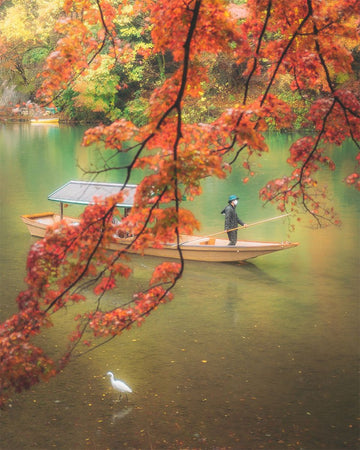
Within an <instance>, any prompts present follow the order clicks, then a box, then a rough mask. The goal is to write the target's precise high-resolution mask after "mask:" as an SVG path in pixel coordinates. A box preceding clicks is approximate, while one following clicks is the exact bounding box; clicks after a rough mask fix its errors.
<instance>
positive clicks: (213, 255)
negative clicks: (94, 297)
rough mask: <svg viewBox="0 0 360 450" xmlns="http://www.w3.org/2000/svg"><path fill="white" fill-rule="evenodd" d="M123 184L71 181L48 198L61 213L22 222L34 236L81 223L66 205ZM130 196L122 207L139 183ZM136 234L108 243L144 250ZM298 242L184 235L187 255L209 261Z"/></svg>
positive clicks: (165, 253)
mask: <svg viewBox="0 0 360 450" xmlns="http://www.w3.org/2000/svg"><path fill="white" fill-rule="evenodd" d="M121 188H122V185H120V184H116V183H90V182H79V181H70V182H69V183H66V184H65V185H64V186H62V187H61V188H59V189H57V190H56V191H55V192H54V193H52V194H50V195H49V197H48V199H49V200H53V201H58V202H60V204H61V213H60V214H55V213H54V212H45V213H38V214H27V215H22V216H21V218H22V221H23V222H24V223H25V225H26V226H27V227H28V230H29V232H30V234H31V235H32V236H34V237H38V238H42V237H44V236H45V233H46V230H47V228H48V227H49V226H52V225H54V224H56V223H57V222H59V221H61V220H63V221H65V222H67V223H73V224H74V225H75V224H76V223H77V221H78V219H76V218H73V217H67V216H64V215H63V204H64V203H73V204H82V205H87V204H89V203H91V202H92V201H93V198H94V197H97V198H99V197H102V198H104V197H106V196H108V195H111V194H115V193H117V192H119V190H120V189H121ZM126 189H127V195H126V196H125V198H124V200H123V202H122V203H121V204H118V205H117V206H118V207H122V208H124V209H129V208H131V206H132V204H133V200H134V194H135V190H136V185H129V186H127V188H126ZM131 242H132V237H126V238H121V237H119V236H117V235H116V234H115V233H114V236H113V242H111V243H109V244H108V245H107V248H108V249H109V250H112V251H119V250H125V249H126V251H127V252H129V253H140V252H139V251H137V250H135V249H133V248H132V247H131ZM297 245H298V243H291V242H261V241H246V240H239V241H238V242H237V244H236V245H235V246H229V245H228V240H226V239H219V238H217V237H214V236H190V235H182V236H181V241H180V247H181V251H182V255H183V258H184V259H185V260H192V261H209V262H240V261H245V260H248V259H251V258H256V257H257V256H261V255H267V254H269V253H273V252H277V251H280V250H285V249H289V248H292V247H296V246H297ZM141 254H143V255H150V256H159V257H162V258H171V259H179V258H180V254H179V249H178V246H177V245H176V244H174V243H163V244H162V245H161V247H160V248H159V247H158V246H157V247H148V248H145V249H143V250H141Z"/></svg>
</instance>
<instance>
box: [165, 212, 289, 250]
mask: <svg viewBox="0 0 360 450" xmlns="http://www.w3.org/2000/svg"><path fill="white" fill-rule="evenodd" d="M290 214H291V213H288V214H282V215H281V216H276V217H270V219H263V220H259V221H258V222H253V223H249V224H248V225H240V226H239V227H236V228H231V229H230V230H223V231H218V232H217V233H213V234H208V235H207V236H203V237H200V238H197V239H193V240H191V241H186V242H182V243H181V244H180V245H184V244H190V243H191V242H196V241H201V240H203V239H207V238H209V237H213V236H217V235H219V234H223V233H227V232H228V231H235V230H240V229H245V228H249V227H254V226H255V225H260V224H261V223H265V222H270V221H271V220H277V219H281V218H282V217H287V216H290ZM173 245H174V246H175V245H177V244H173Z"/></svg>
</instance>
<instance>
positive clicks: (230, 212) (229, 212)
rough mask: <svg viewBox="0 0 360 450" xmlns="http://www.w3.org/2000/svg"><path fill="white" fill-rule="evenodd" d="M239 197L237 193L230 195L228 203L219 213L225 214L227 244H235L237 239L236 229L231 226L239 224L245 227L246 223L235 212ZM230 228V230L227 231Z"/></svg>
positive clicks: (234, 226) (235, 226)
mask: <svg viewBox="0 0 360 450" xmlns="http://www.w3.org/2000/svg"><path fill="white" fill-rule="evenodd" d="M238 200H239V197H238V196H237V195H230V197H229V201H228V203H229V204H228V205H227V206H226V208H225V209H223V211H222V212H221V214H225V226H224V229H225V231H226V232H227V235H228V238H229V241H230V242H229V244H228V245H236V241H237V230H234V229H233V228H237V227H238V226H239V224H240V225H242V226H243V227H247V225H246V223H244V222H243V221H242V220H240V219H239V217H238V215H237V213H236V210H235V208H236V205H237V203H238ZM229 230H232V231H229Z"/></svg>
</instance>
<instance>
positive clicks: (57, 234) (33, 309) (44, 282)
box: [0, 0, 360, 402]
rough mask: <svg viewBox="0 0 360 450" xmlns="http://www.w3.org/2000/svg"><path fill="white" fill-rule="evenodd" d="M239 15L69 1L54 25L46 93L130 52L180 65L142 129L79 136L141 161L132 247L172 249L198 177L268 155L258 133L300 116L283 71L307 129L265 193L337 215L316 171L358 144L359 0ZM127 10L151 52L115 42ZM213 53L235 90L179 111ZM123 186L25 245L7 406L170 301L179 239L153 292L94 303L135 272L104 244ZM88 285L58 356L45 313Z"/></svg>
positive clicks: (204, 6)
mask: <svg viewBox="0 0 360 450" xmlns="http://www.w3.org/2000/svg"><path fill="white" fill-rule="evenodd" d="M119 3H120V4H119ZM238 10H239V7H237V6H236V5H234V4H229V2H228V1H225V0H157V1H153V0H142V1H140V0H134V1H123V2H114V1H110V0H107V1H106V0H65V1H64V5H63V14H62V15H61V17H60V20H59V21H58V22H57V24H56V31H57V32H58V33H59V34H61V38H60V39H59V41H58V43H57V48H56V49H55V51H53V52H52V53H51V54H50V56H49V58H48V60H47V65H46V67H45V68H44V71H43V73H42V77H43V84H42V89H41V91H40V92H39V96H40V98H42V100H43V101H44V102H48V101H52V100H53V99H54V98H58V97H59V96H61V94H62V92H63V91H64V90H65V89H66V88H67V87H68V86H71V84H72V83H74V82H75V81H76V80H78V79H80V78H81V77H82V76H83V75H86V73H87V71H88V70H89V69H90V68H91V69H92V70H96V67H98V66H99V65H100V64H101V63H102V62H103V61H104V60H106V61H109V64H124V65H125V64H127V63H128V62H129V61H134V59H136V60H137V61H138V62H139V64H142V63H143V62H144V61H146V59H147V58H150V57H152V56H154V55H157V54H165V53H170V54H171V55H172V58H173V61H174V62H175V63H176V70H175V71H174V72H173V73H172V74H171V76H168V77H167V78H166V79H164V80H163V82H162V83H161V84H159V85H158V86H157V87H156V88H155V89H154V90H153V92H152V93H151V95H150V96H149V98H148V112H147V117H148V121H147V123H146V125H144V126H142V127H137V126H135V125H134V124H132V123H130V122H129V121H126V120H125V119H120V120H117V121H115V122H113V123H111V124H110V125H109V124H107V125H101V124H100V125H98V126H96V127H95V128H92V129H90V130H88V131H87V132H86V134H85V136H84V140H83V144H84V145H85V146H91V145H96V146H99V145H102V146H103V148H106V149H111V150H113V152H114V153H121V152H126V153H129V154H130V155H131V163H130V164H128V165H127V166H125V167H123V168H125V169H127V174H128V177H127V180H124V181H125V182H127V181H128V179H129V176H130V172H131V170H132V169H133V168H143V169H146V172H147V173H148V175H147V176H146V177H145V178H144V180H143V181H142V182H141V184H140V185H139V188H138V190H137V194H136V199H135V206H134V208H133V209H132V211H131V214H130V215H129V216H128V217H126V219H124V220H123V221H122V223H121V231H122V232H124V233H125V232H126V233H131V234H132V235H133V236H134V237H133V241H132V243H131V244H129V245H132V246H134V247H135V248H137V249H139V250H141V249H142V248H144V247H145V246H148V245H150V244H151V245H161V242H169V241H172V242H174V243H175V244H176V243H177V244H179V239H180V234H182V233H189V234H191V233H192V232H193V231H194V230H196V229H197V228H198V227H199V223H198V222H197V220H196V217H194V216H193V214H192V213H190V212H189V211H187V210H186V209H184V208H183V207H182V199H183V198H184V197H186V198H188V199H191V198H193V197H195V196H197V195H200V194H201V184H200V183H201V180H202V179H204V178H206V177H209V176H216V177H219V178H225V177H226V176H227V174H228V173H229V172H230V171H231V167H232V165H233V164H235V163H236V162H240V163H241V164H242V166H243V168H244V170H245V172H246V175H245V177H244V181H245V182H246V181H248V179H249V177H250V176H252V174H253V172H252V168H251V166H252V160H253V158H254V157H256V156H261V154H262V153H263V152H267V151H268V147H267V144H266V141H265V138H264V132H265V131H267V130H268V129H269V127H271V128H272V129H278V130H283V129H291V127H292V124H293V122H294V120H295V115H294V112H293V111H292V108H291V106H290V105H289V104H288V103H287V102H285V101H284V100H283V99H280V98H278V97H277V96H276V95H275V94H274V92H273V90H274V86H275V85H276V83H277V82H278V81H279V79H281V77H283V76H287V77H290V78H291V83H290V85H291V89H292V90H293V91H294V93H297V94H300V95H301V96H303V98H304V99H305V98H309V97H311V98H312V99H313V101H312V103H311V104H310V106H309V107H308V112H307V119H306V123H304V128H306V129H308V130H310V132H309V134H308V135H306V136H305V135H304V136H303V137H302V138H300V139H299V140H297V141H296V142H294V143H293V144H292V146H291V147H290V149H289V156H288V163H289V173H288V174H287V175H284V176H283V177H281V178H279V179H274V180H271V181H269V182H268V183H267V184H266V186H264V187H263V188H262V189H261V190H260V197H261V198H262V199H263V200H264V201H270V202H276V203H277V204H278V207H279V209H280V210H281V211H285V210H286V211H288V210H293V209H296V210H298V209H304V210H305V211H307V212H308V213H310V215H311V216H312V217H314V218H315V219H316V220H317V221H318V222H319V223H324V222H335V223H336V222H337V220H338V219H337V217H336V213H335V211H333V210H332V208H331V207H329V206H328V205H327V202H326V192H325V191H324V189H323V188H322V187H321V186H320V185H319V183H318V181H317V178H316V177H317V173H318V171H319V170H320V169H324V170H335V164H334V162H333V161H332V158H331V154H330V152H329V146H330V144H332V145H333V144H335V145H340V144H342V143H343V142H344V140H346V139H351V140H352V141H353V142H354V143H355V146H356V147H357V148H359V141H360V98H359V92H358V91H355V90H354V89H353V88H352V86H355V85H356V84H355V83H354V84H351V83H348V84H347V83H346V82H345V83H342V84H341V83H340V82H339V80H340V79H347V80H349V79H350V80H351V79H354V78H351V77H354V75H352V53H351V50H352V49H353V48H354V47H355V46H356V45H359V36H358V34H357V33H356V30H357V29H358V27H359V17H360V5H359V2H358V1H356V0H336V1H335V0H328V1H326V2H325V1H315V0H294V1H293V2H291V8H289V2H285V1H284V0H249V1H247V2H246V6H242V7H241V14H235V12H236V11H238ZM123 15H128V16H129V15H130V16H134V17H141V18H142V24H143V32H144V33H145V32H147V33H149V34H150V35H151V39H152V45H151V46H150V47H146V48H145V47H142V46H131V45H130V44H129V42H128V41H126V40H124V39H123V37H122V36H121V33H120V32H119V26H118V24H119V20H120V18H121V17H122V16H123ZM239 16H240V17H239ZM218 54H226V55H228V56H229V57H231V58H232V59H233V60H234V61H235V63H236V64H237V65H238V66H239V67H240V66H241V67H243V68H244V70H243V73H242V79H243V80H245V81H244V82H243V86H242V91H241V95H239V98H238V101H237V103H236V104H232V105H231V106H229V107H227V105H226V107H225V108H224V110H223V111H222V112H221V113H220V114H219V115H218V117H217V118H215V120H212V121H211V122H210V121H208V122H203V123H195V122H191V121H189V120H185V115H184V110H185V109H186V108H188V107H191V106H192V105H195V106H194V107H196V104H197V103H196V102H198V101H200V100H201V97H202V93H203V87H204V84H206V83H208V82H209V77H210V74H209V73H208V65H207V58H208V57H209V56H211V55H214V56H216V55H218ZM259 82H260V84H261V86H262V89H261V90H260V91H259V88H258V86H259ZM119 89H121V82H119ZM310 94H311V95H310ZM305 104H307V103H306V102H304V105H305ZM189 105H190V106H189ZM129 142H131V144H129ZM112 161H113V159H112V158H111V157H110V158H108V160H106V161H105V165H104V168H103V170H104V171H105V170H106V171H108V170H117V169H118V168H119V167H117V166H113V165H112ZM358 166H359V158H358V157H357V158H355V157H354V171H353V173H351V174H349V176H348V177H347V179H346V180H345V181H346V183H348V184H349V185H353V186H355V187H356V188H357V189H360V182H359V175H358ZM100 172H101V171H100ZM121 195H122V194H121V193H119V197H117V198H109V199H107V200H106V201H102V202H99V203H97V204H96V205H93V206H90V207H88V208H87V209H86V210H85V212H84V214H83V215H82V217H81V218H80V220H79V225H78V226H77V227H74V226H70V225H67V224H66V223H65V222H62V223H60V224H59V225H58V226H57V227H56V228H55V229H52V230H49V231H48V233H47V235H46V237H45V238H44V239H43V240H41V241H39V242H37V243H36V244H35V245H34V246H33V247H32V249H31V251H30V253H29V257H28V263H27V279H26V281H27V284H28V289H27V290H26V291H25V292H23V293H21V294H20V295H19V298H18V304H19V313H18V314H16V315H14V316H13V317H12V318H10V319H9V320H7V321H5V322H4V323H3V324H1V326H0V335H1V344H0V361H1V366H0V387H1V392H2V394H1V395H2V401H3V402H4V401H5V399H6V396H8V395H10V394H11V392H12V391H13V390H15V391H21V390H22V389H24V388H28V387H29V386H31V385H32V384H34V383H36V382H38V381H39V380H40V379H48V378H49V377H51V376H53V375H54V374H55V373H57V371H58V370H60V369H61V368H63V367H64V366H65V365H66V363H67V362H68V361H69V359H70V358H71V356H72V355H73V354H74V351H75V349H78V348H79V346H78V344H79V343H80V342H81V341H82V340H83V341H84V343H85V344H86V345H87V346H89V347H90V348H93V346H96V344H94V343H93V339H94V338H98V337H100V338H103V339H112V338H113V337H115V336H117V335H119V334H121V333H122V332H123V331H124V330H126V329H129V328H130V327H131V326H132V325H133V324H140V323H141V322H142V321H143V320H144V318H145V317H146V316H147V315H148V314H149V313H150V312H151V311H152V310H154V309H155V308H157V306H158V305H159V304H160V303H163V302H166V301H168V300H170V299H171V292H170V291H171V288H172V287H173V286H174V284H175V283H176V281H177V280H178V278H179V277H180V276H181V274H182V271H183V266H184V264H183V260H182V253H181V246H179V245H178V252H179V258H180V262H179V263H162V264H160V265H159V266H158V267H157V268H156V269H155V271H154V273H153V276H152V278H151V280H150V282H149V287H148V289H147V290H144V291H142V292H138V293H136V294H134V296H133V297H132V298H131V299H123V300H121V299H120V300H119V303H121V304H120V305H119V306H118V307H116V308H115V309H112V310H108V309H106V307H105V306H104V304H103V302H102V299H103V297H104V295H105V294H106V292H107V291H109V290H111V289H113V288H115V287H116V286H117V283H118V280H119V279H122V278H126V277H129V276H130V274H131V270H130V268H129V265H128V254H127V252H126V250H125V251H122V252H119V253H112V254H108V253H106V252H105V251H104V250H103V248H104V244H105V243H108V242H111V240H112V238H113V237H112V236H113V232H114V230H113V225H112V218H113V215H114V214H116V208H115V204H116V202H117V201H118V200H119V198H121ZM90 288H92V289H93V295H95V296H96V298H97V302H96V307H95V309H94V310H92V311H90V312H89V311H87V312H84V313H82V314H79V315H77V316H76V317H75V320H76V327H75V331H74V333H73V335H72V336H71V338H70V344H69V349H68V351H67V352H66V353H65V354H64V355H63V356H62V358H61V359H60V360H57V361H53V360H52V359H51V358H49V357H48V356H47V355H45V354H44V352H43V351H42V350H41V349H40V348H38V347H36V346H35V345H33V344H32V343H31V342H32V338H33V337H34V336H36V335H38V334H39V333H40V332H41V331H42V329H43V328H44V327H48V326H51V324H52V321H51V316H50V314H52V313H54V312H56V311H57V310H59V309H61V308H63V307H65V306H68V305H71V304H73V303H78V302H83V301H85V300H86V293H87V292H89V289H90Z"/></svg>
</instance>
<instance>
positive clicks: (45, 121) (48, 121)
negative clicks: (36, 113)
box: [30, 117, 59, 125]
mask: <svg viewBox="0 0 360 450" xmlns="http://www.w3.org/2000/svg"><path fill="white" fill-rule="evenodd" d="M30 123H31V124H32V125H57V124H58V123H59V118H58V117H48V118H45V117H44V118H39V119H36V118H34V119H31V120H30Z"/></svg>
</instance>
